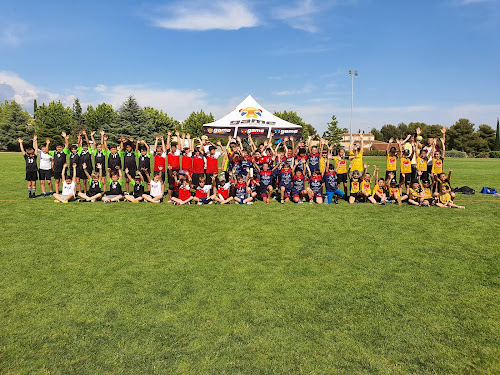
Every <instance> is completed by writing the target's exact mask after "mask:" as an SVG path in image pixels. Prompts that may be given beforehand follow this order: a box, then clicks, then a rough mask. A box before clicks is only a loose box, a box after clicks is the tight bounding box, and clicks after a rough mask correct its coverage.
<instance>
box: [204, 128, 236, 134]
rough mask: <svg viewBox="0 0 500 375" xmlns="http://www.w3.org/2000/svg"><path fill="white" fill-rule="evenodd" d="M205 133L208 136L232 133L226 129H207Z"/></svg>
mask: <svg viewBox="0 0 500 375" xmlns="http://www.w3.org/2000/svg"><path fill="white" fill-rule="evenodd" d="M207 132H208V133H209V134H226V133H230V132H232V130H231V129H228V128H215V129H212V128H208V129H207Z"/></svg>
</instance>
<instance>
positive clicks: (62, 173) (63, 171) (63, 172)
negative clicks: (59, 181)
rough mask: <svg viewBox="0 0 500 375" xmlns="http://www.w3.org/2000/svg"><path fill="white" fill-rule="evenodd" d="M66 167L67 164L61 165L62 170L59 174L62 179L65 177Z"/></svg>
mask: <svg viewBox="0 0 500 375" xmlns="http://www.w3.org/2000/svg"><path fill="white" fill-rule="evenodd" d="M67 167H68V164H66V163H64V164H63V169H62V172H61V176H62V177H63V179H64V178H65V177H66V168H67Z"/></svg>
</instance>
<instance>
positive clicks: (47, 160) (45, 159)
mask: <svg viewBox="0 0 500 375" xmlns="http://www.w3.org/2000/svg"><path fill="white" fill-rule="evenodd" d="M38 157H39V158H40V169H42V170H44V171H50V170H51V169H52V159H54V158H53V157H52V155H49V154H46V153H45V152H43V151H42V150H38Z"/></svg>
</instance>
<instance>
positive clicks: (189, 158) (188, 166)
mask: <svg viewBox="0 0 500 375" xmlns="http://www.w3.org/2000/svg"><path fill="white" fill-rule="evenodd" d="M181 146H182V152H181V153H182V160H181V163H182V170H183V171H186V174H187V175H189V176H190V177H191V174H192V173H193V151H194V140H191V135H190V134H189V133H188V134H184V133H182V141H181Z"/></svg>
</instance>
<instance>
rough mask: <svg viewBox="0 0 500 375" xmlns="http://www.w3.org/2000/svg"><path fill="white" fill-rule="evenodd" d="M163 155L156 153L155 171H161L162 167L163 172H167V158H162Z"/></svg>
mask: <svg viewBox="0 0 500 375" xmlns="http://www.w3.org/2000/svg"><path fill="white" fill-rule="evenodd" d="M162 155H163V154H157V153H155V164H154V168H153V170H155V171H157V172H158V171H159V170H160V169H159V168H158V167H160V166H161V167H162V168H163V169H162V172H165V169H166V168H165V157H164V156H162Z"/></svg>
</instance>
